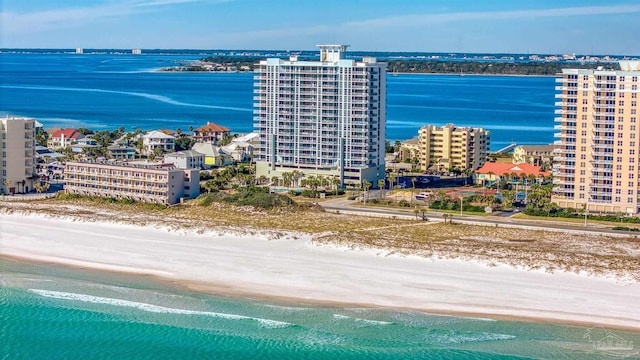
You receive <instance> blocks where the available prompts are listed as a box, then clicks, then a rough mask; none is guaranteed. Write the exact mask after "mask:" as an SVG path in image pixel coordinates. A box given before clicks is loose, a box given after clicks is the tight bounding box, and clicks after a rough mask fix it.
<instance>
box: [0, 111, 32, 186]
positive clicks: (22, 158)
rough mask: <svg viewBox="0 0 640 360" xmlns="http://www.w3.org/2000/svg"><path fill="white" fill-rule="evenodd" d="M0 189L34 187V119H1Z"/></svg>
mask: <svg viewBox="0 0 640 360" xmlns="http://www.w3.org/2000/svg"><path fill="white" fill-rule="evenodd" d="M0 141H1V142H2V153H1V155H2V157H1V158H0V189H2V193H3V194H15V193H27V192H29V191H32V190H33V185H34V181H35V179H36V178H37V175H36V120H35V119H29V118H21V117H9V116H7V117H6V118H4V119H0Z"/></svg>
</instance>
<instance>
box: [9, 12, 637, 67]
mask: <svg viewBox="0 0 640 360" xmlns="http://www.w3.org/2000/svg"><path fill="white" fill-rule="evenodd" d="M639 19H640V1H638V0H635V1H629V0H620V1H619V0H563V1H559V0H553V1H552V0H536V1H533V0H532V1H519V0H447V1H435V0H434V1H429V0H395V1H382V0H366V1H365V0H313V1H311V0H309V1H307V0H297V1H293V0H0V47H11V48H16V47H27V48H33V47H44V48H60V47H63V48H76V47H83V48H143V49H144V48H170V49H177V48H190V49H284V50H296V49H313V48H314V45H316V44H319V43H340V44H350V45H351V49H353V50H365V51H366V50H369V51H424V52H490V53H500V52H511V53H578V54H628V55H640V37H639V36H638V34H640V21H638V20H639Z"/></svg>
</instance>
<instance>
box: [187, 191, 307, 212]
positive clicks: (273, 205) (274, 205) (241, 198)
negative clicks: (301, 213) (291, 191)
mask: <svg viewBox="0 0 640 360" xmlns="http://www.w3.org/2000/svg"><path fill="white" fill-rule="evenodd" d="M197 201H198V205H200V206H209V205H211V204H212V203H213V202H223V203H228V204H232V205H236V206H253V207H256V208H259V209H263V210H272V209H283V208H284V209H291V208H295V207H296V203H295V202H294V201H293V200H292V199H291V198H290V197H288V196H285V195H281V194H275V193H270V192H269V187H263V186H249V187H245V188H240V189H239V190H238V191H236V192H233V193H227V192H216V193H211V194H207V195H203V196H200V197H199V198H198V199H197Z"/></svg>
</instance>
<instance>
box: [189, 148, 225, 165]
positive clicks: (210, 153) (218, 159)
mask: <svg viewBox="0 0 640 360" xmlns="http://www.w3.org/2000/svg"><path fill="white" fill-rule="evenodd" d="M191 150H193V151H197V152H199V153H201V154H204V167H205V168H212V167H217V166H224V165H228V164H231V162H232V160H231V157H230V156H229V154H227V153H225V152H224V151H222V150H221V149H220V148H219V147H217V146H215V145H213V144H212V143H195V144H194V145H193V147H192V148H191Z"/></svg>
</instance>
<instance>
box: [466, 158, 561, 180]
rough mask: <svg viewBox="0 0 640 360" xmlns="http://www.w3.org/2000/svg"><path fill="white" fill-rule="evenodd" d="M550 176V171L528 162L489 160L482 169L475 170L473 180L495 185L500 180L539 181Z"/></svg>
mask: <svg viewBox="0 0 640 360" xmlns="http://www.w3.org/2000/svg"><path fill="white" fill-rule="evenodd" d="M548 176H551V172H550V171H544V170H542V168H541V167H540V166H534V165H531V164H527V163H522V164H504V163H494V162H487V163H485V164H484V165H483V166H482V167H481V168H480V169H478V170H476V171H474V172H473V181H474V183H475V184H478V185H480V184H483V185H493V184H494V183H495V182H497V181H499V180H501V181H517V182H525V181H528V180H526V179H530V178H534V179H536V181H538V182H539V181H541V180H542V179H543V178H545V177H548Z"/></svg>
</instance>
